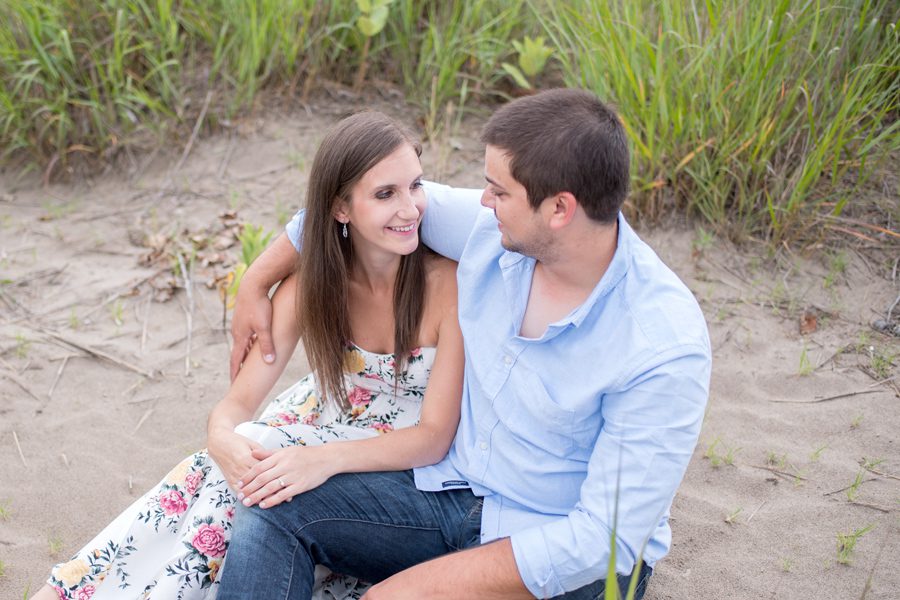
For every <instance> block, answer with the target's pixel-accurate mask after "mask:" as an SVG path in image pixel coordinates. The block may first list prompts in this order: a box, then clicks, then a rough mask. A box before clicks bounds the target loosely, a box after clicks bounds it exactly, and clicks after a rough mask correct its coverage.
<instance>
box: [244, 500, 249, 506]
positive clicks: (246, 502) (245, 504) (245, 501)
mask: <svg viewBox="0 0 900 600" xmlns="http://www.w3.org/2000/svg"><path fill="white" fill-rule="evenodd" d="M244 506H250V498H244Z"/></svg>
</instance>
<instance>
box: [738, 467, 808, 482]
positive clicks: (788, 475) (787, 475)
mask: <svg viewBox="0 0 900 600" xmlns="http://www.w3.org/2000/svg"><path fill="white" fill-rule="evenodd" d="M747 466H748V467H753V468H754V469H762V470H763V471H770V472H772V473H775V474H776V475H781V476H782V477H784V478H785V479H789V480H791V481H794V480H796V479H799V480H800V481H806V477H803V476H802V475H796V474H794V473H788V472H787V471H780V470H778V469H776V468H774V467H766V466H764V465H747Z"/></svg>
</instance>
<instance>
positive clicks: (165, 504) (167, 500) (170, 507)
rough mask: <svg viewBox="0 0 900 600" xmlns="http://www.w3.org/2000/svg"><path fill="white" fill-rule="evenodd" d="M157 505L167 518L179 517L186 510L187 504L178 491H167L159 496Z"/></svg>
mask: <svg viewBox="0 0 900 600" xmlns="http://www.w3.org/2000/svg"><path fill="white" fill-rule="evenodd" d="M159 505H160V506H161V507H162V509H163V512H164V513H166V516H167V517H171V516H173V515H180V514H181V513H183V512H184V511H186V510H187V502H185V500H184V496H182V495H181V492H179V491H178V490H169V491H168V492H164V493H162V494H160V495H159Z"/></svg>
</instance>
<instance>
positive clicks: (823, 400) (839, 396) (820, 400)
mask: <svg viewBox="0 0 900 600" xmlns="http://www.w3.org/2000/svg"><path fill="white" fill-rule="evenodd" d="M880 391H882V390H859V391H857V392H847V393H845V394H835V395H834V396H826V397H825V398H816V399H815V400H769V402H778V403H781V404H818V403H819V402H828V401H829V400H838V399H839V398H849V397H851V396H859V395H860V394H877V393H878V392H880Z"/></svg>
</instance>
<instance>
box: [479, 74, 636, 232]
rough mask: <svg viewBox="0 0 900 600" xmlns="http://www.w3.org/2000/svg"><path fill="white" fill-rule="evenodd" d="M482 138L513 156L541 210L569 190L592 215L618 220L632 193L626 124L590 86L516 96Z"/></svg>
mask: <svg viewBox="0 0 900 600" xmlns="http://www.w3.org/2000/svg"><path fill="white" fill-rule="evenodd" d="M481 141H482V142H484V143H485V144H487V145H489V146H495V147H497V148H500V149H501V150H503V151H504V152H505V153H506V154H507V155H508V156H509V158H510V171H511V173H512V176H513V177H514V178H515V179H516V181H518V182H519V183H521V184H522V185H523V186H524V187H525V190H526V192H527V193H528V201H529V203H530V204H531V206H532V207H533V208H534V209H535V210H537V208H538V207H539V206H540V205H541V203H542V202H543V201H544V199H546V198H548V197H550V196H553V195H554V194H558V193H560V192H569V193H571V194H572V195H573V196H575V198H576V199H577V200H578V203H579V204H580V205H581V206H582V207H583V208H584V211H585V212H586V213H587V215H588V217H590V218H591V219H593V220H595V221H600V222H602V223H612V222H614V221H615V220H616V217H617V215H618V214H619V209H620V208H621V207H622V203H623V202H625V197H626V196H627V195H628V182H629V157H628V144H627V142H626V138H625V128H624V127H623V126H622V122H621V121H620V120H619V117H618V115H617V114H616V112H615V111H614V110H613V109H612V108H610V107H608V106H606V105H605V104H604V103H603V102H601V101H600V99H599V98H597V96H595V95H594V94H592V93H590V92H586V91H584V90H577V89H553V90H547V91H544V92H539V93H537V94H535V95H533V96H526V97H524V98H519V99H517V100H513V101H512V102H510V103H509V104H507V105H505V106H503V107H502V108H501V109H500V110H498V111H497V112H495V113H494V115H493V116H492V117H491V118H490V119H489V120H488V122H487V124H486V125H485V126H484V130H483V131H482V134H481Z"/></svg>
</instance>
